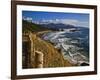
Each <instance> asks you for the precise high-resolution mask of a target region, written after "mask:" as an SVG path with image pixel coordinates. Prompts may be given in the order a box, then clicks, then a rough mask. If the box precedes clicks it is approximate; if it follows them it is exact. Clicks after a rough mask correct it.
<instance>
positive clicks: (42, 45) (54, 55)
mask: <svg viewBox="0 0 100 80" xmlns="http://www.w3.org/2000/svg"><path fill="white" fill-rule="evenodd" d="M34 35H36V34H33V37H32V39H33V41H34V46H35V50H36V51H41V52H42V53H43V55H44V59H43V61H44V62H43V64H44V65H43V66H44V67H65V66H72V64H70V63H69V62H68V61H65V60H64V59H63V56H62V55H61V53H60V52H59V51H58V50H57V49H55V48H54V46H53V45H52V44H51V43H49V42H46V41H44V40H42V39H41V38H39V37H35V38H34Z"/></svg>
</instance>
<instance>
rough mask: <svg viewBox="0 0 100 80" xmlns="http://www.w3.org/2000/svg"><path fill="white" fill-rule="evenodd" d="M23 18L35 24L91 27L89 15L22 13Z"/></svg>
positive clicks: (40, 12)
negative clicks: (47, 23)
mask: <svg viewBox="0 0 100 80" xmlns="http://www.w3.org/2000/svg"><path fill="white" fill-rule="evenodd" d="M22 17H23V18H27V19H32V20H33V22H44V23H46V22H50V23H63V24H71V25H75V26H80V27H89V14H86V13H67V12H65V13H64V12H42V11H22Z"/></svg>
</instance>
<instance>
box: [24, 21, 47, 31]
mask: <svg viewBox="0 0 100 80" xmlns="http://www.w3.org/2000/svg"><path fill="white" fill-rule="evenodd" d="M22 26H23V32H24V31H25V32H27V31H31V32H38V31H44V30H48V28H45V27H43V26H41V25H37V24H34V23H31V22H27V21H25V20H23V21H22Z"/></svg>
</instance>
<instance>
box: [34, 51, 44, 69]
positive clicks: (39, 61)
mask: <svg viewBox="0 0 100 80" xmlns="http://www.w3.org/2000/svg"><path fill="white" fill-rule="evenodd" d="M35 63H36V64H35V67H36V68H43V53H42V52H39V51H35Z"/></svg>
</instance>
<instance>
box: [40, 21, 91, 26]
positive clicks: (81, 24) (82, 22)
mask: <svg viewBox="0 0 100 80" xmlns="http://www.w3.org/2000/svg"><path fill="white" fill-rule="evenodd" d="M42 22H44V23H55V24H57V23H63V24H66V25H67V24H70V25H74V26H80V27H89V22H86V21H79V20H75V19H53V20H42Z"/></svg>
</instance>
